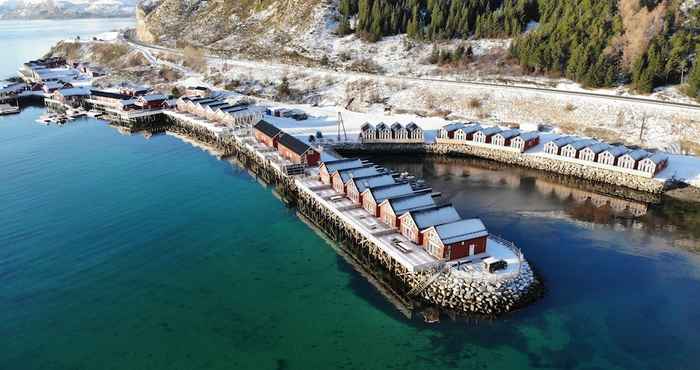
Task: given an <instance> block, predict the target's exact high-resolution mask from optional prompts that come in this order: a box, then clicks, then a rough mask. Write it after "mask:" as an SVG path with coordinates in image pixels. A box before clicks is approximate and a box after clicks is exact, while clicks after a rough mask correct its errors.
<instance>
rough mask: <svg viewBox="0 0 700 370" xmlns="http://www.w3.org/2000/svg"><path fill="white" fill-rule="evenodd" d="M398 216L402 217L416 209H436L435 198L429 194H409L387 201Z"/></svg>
mask: <svg viewBox="0 0 700 370" xmlns="http://www.w3.org/2000/svg"><path fill="white" fill-rule="evenodd" d="M386 201H388V202H389V204H390V205H391V209H393V210H394V213H395V214H396V215H401V214H403V213H405V212H407V211H410V210H414V209H424V208H428V207H434V206H435V202H434V201H433V197H432V196H431V195H430V194H428V193H418V194H409V195H405V196H402V197H397V198H391V199H387V200H386Z"/></svg>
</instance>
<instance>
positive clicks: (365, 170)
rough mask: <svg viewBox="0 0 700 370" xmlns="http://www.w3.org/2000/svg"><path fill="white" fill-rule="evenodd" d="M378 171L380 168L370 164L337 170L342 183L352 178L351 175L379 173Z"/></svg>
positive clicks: (361, 175)
mask: <svg viewBox="0 0 700 370" xmlns="http://www.w3.org/2000/svg"><path fill="white" fill-rule="evenodd" d="M379 173H380V170H379V169H378V168H377V167H375V166H371V165H367V166H366V167H359V168H349V169H346V170H340V171H338V174H339V175H340V180H341V181H342V182H343V184H345V183H346V182H348V181H350V179H352V178H353V177H363V176H372V175H379Z"/></svg>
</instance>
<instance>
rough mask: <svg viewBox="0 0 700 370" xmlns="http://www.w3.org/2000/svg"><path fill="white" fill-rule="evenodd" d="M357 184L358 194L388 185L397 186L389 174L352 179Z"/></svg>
mask: <svg viewBox="0 0 700 370" xmlns="http://www.w3.org/2000/svg"><path fill="white" fill-rule="evenodd" d="M352 181H353V182H354V183H355V187H356V188H357V192H358V193H363V192H364V191H365V190H367V189H369V188H376V187H381V186H386V185H391V184H395V183H396V180H394V177H393V176H391V175H389V174H377V175H370V176H361V177H360V176H358V177H355V178H353V179H352Z"/></svg>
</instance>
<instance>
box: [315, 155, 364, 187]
mask: <svg viewBox="0 0 700 370" xmlns="http://www.w3.org/2000/svg"><path fill="white" fill-rule="evenodd" d="M359 167H364V163H363V162H362V160H360V159H338V160H335V161H325V162H322V163H321V165H320V166H319V175H320V176H321V182H323V183H324V184H326V185H330V183H331V176H333V174H334V173H336V172H337V171H340V170H345V169H350V168H359Z"/></svg>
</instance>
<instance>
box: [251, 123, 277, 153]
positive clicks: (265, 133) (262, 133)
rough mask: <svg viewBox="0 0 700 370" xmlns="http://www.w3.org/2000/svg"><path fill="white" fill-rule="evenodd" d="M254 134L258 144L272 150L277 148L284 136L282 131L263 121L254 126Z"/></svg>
mask: <svg viewBox="0 0 700 370" xmlns="http://www.w3.org/2000/svg"><path fill="white" fill-rule="evenodd" d="M253 134H254V135H255V139H256V140H258V142H261V143H263V144H265V145H267V146H269V147H270V148H275V149H276V148H277V142H278V140H279V137H280V136H281V135H282V130H280V129H278V128H277V127H275V126H273V125H272V124H271V123H269V122H267V121H265V120H262V121H260V122H258V123H256V124H255V126H253Z"/></svg>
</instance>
